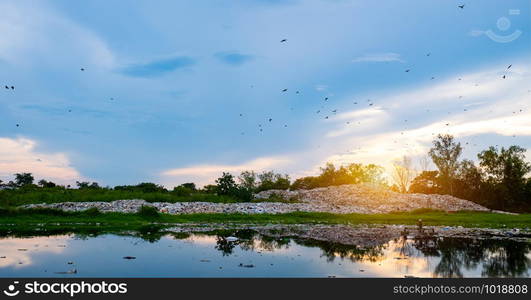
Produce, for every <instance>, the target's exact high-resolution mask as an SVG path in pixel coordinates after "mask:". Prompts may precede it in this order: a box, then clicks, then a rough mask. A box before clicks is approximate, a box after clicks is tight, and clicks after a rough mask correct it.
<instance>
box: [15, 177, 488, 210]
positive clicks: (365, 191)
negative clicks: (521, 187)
mask: <svg viewBox="0 0 531 300" xmlns="http://www.w3.org/2000/svg"><path fill="white" fill-rule="evenodd" d="M279 197H280V198H283V199H285V200H288V201H286V202H288V203H285V202H278V201H277V202H274V201H271V199H270V198H277V200H278V198H279ZM260 199H262V200H268V201H262V202H260ZM142 206H151V207H155V208H156V209H157V210H158V211H159V212H162V213H168V214H192V213H242V214H261V213H268V214H282V213H291V212H299V211H302V212H329V213H335V214H349V213H360V214H375V213H388V212H395V211H412V210H415V209H420V208H431V209H437V210H444V211H458V210H476V211H488V210H489V209H487V208H485V207H483V206H481V205H478V204H476V203H474V202H470V201H467V200H463V199H459V198H455V197H452V196H448V195H425V194H400V193H395V192H392V191H390V190H389V189H385V188H382V187H379V186H375V185H368V184H355V185H341V186H331V187H326V188H317V189H312V190H296V191H289V190H269V191H263V192H260V193H258V194H256V195H255V201H253V202H241V203H212V202H176V203H169V202H153V203H150V202H147V201H145V200H142V199H131V200H116V201H112V202H62V203H50V204H29V205H25V206H23V207H25V208H55V209H60V210H65V211H83V210H86V209H89V208H97V209H98V210H99V211H101V212H123V213H135V212H138V210H139V209H140V208H141V207H142Z"/></svg>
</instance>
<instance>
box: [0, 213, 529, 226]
mask: <svg viewBox="0 0 531 300" xmlns="http://www.w3.org/2000/svg"><path fill="white" fill-rule="evenodd" d="M418 219H422V220H423V223H424V224H425V225H438V226H463V227H481V228H531V214H521V215H506V214H494V213H484V212H457V213H445V212H439V211H418V212H409V213H390V214H372V215H366V214H345V215H339V214H329V213H302V212H299V213H288V214H278V215H273V214H256V215H248V214H187V215H169V214H156V213H155V214H153V213H152V212H149V211H148V212H143V213H136V214H125V213H100V212H98V211H97V210H89V211H84V212H64V211H58V210H53V209H29V210H21V209H0V228H1V229H2V230H11V229H23V228H25V229H28V230H30V229H32V228H33V229H34V228H40V229H50V228H71V229H75V228H80V229H81V228H85V229H88V228H99V229H104V228H108V229H137V228H140V227H143V226H149V225H157V226H171V225H172V224H182V223H255V224H270V223H283V224H296V223H300V224H302V223H320V224H405V225H414V224H416V223H417V221H418Z"/></svg>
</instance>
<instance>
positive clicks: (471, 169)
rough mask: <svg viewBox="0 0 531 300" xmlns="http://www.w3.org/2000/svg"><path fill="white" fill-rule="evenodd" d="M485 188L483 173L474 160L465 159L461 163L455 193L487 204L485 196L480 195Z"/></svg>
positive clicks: (460, 196)
mask: <svg viewBox="0 0 531 300" xmlns="http://www.w3.org/2000/svg"><path fill="white" fill-rule="evenodd" d="M482 188H483V174H482V172H481V170H480V169H479V168H478V167H476V165H475V164H474V162H473V161H471V160H468V159H465V160H463V161H462V162H461V164H460V165H459V169H458V171H457V180H456V188H455V195H456V196H457V197H459V198H463V199H469V200H475V201H476V202H481V203H482V204H485V203H484V202H485V199H484V197H480V195H481V194H482Z"/></svg>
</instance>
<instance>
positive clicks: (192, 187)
mask: <svg viewBox="0 0 531 300" xmlns="http://www.w3.org/2000/svg"><path fill="white" fill-rule="evenodd" d="M180 186H182V187H184V188H187V189H189V190H191V191H193V192H195V191H197V187H196V186H195V183H193V182H187V183H183V184H181V185H180Z"/></svg>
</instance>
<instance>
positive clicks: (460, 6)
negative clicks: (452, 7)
mask: <svg viewBox="0 0 531 300" xmlns="http://www.w3.org/2000/svg"><path fill="white" fill-rule="evenodd" d="M457 7H459V8H460V9H463V8H465V5H464V4H461V5H458V6H457Z"/></svg>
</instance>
